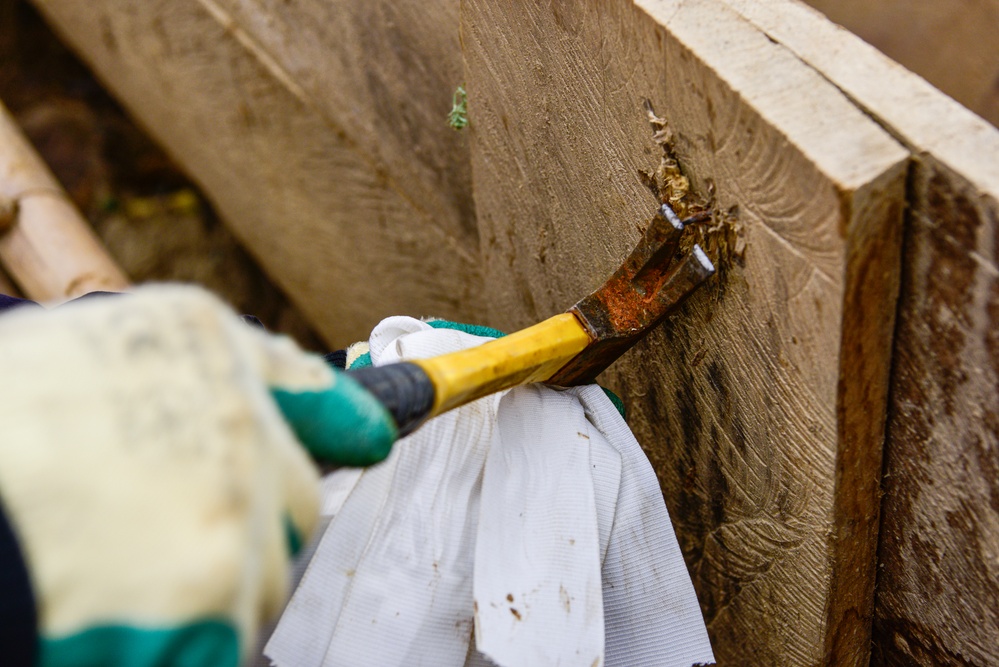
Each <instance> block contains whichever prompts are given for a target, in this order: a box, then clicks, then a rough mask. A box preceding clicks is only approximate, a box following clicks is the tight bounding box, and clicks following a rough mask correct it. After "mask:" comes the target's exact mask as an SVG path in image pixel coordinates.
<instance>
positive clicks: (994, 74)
mask: <svg viewBox="0 0 999 667" xmlns="http://www.w3.org/2000/svg"><path fill="white" fill-rule="evenodd" d="M806 1H807V2H808V4H810V5H811V6H813V7H815V8H816V9H818V10H819V11H821V12H822V13H823V14H825V15H826V16H828V17H829V18H830V19H832V20H833V21H835V22H836V23H839V24H840V25H842V26H844V27H845V28H847V29H848V30H850V31H851V32H853V33H854V34H856V35H858V36H859V37H861V38H862V39H864V40H865V41H867V42H869V43H870V44H872V45H874V46H875V47H877V48H878V49H879V50H881V51H882V52H884V53H885V54H886V55H887V56H888V57H889V58H892V59H894V60H895V61H897V62H899V63H901V64H902V65H904V66H905V67H907V68H909V69H911V70H912V71H913V72H915V73H916V74H919V75H920V76H922V77H925V78H926V80H927V81H929V82H930V83H932V84H933V85H934V86H936V87H937V88H939V89H940V90H941V91H943V92H945V93H946V94H948V95H950V96H951V97H953V98H954V99H955V100H957V101H958V102H960V103H961V104H963V105H965V106H966V107H968V108H969V109H971V110H972V111H974V112H975V113H977V114H979V115H981V116H982V117H983V118H985V119H986V120H988V121H989V122H991V123H992V124H993V125H999V58H997V57H996V44H997V43H999V0H970V1H955V0H878V2H870V0H806Z"/></svg>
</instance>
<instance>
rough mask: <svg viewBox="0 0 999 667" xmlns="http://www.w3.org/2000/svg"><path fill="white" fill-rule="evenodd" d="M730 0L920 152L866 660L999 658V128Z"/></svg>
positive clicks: (752, 5) (784, 0) (793, 13)
mask: <svg viewBox="0 0 999 667" xmlns="http://www.w3.org/2000/svg"><path fill="white" fill-rule="evenodd" d="M728 2H729V4H730V5H732V6H734V7H737V8H738V9H739V11H741V12H742V13H743V14H744V15H745V16H746V17H747V18H749V19H751V20H752V21H753V22H754V23H756V24H757V25H758V26H759V27H761V28H762V29H763V30H765V31H767V33H768V34H769V35H770V36H771V37H772V38H773V39H776V40H777V41H779V42H782V43H783V44H785V45H787V46H788V48H791V49H793V50H795V51H796V52H797V53H798V54H799V55H800V56H801V57H802V58H803V59H804V60H806V61H807V62H808V63H809V64H811V65H812V66H814V67H815V68H816V69H818V70H819V71H821V72H822V73H823V75H825V76H826V77H828V78H829V80H830V81H831V82H832V83H834V84H836V85H837V86H839V87H840V88H842V89H843V90H844V92H846V94H847V95H849V96H850V97H851V98H852V99H853V100H854V101H855V103H856V104H858V105H859V106H860V107H861V108H863V109H865V110H867V111H868V113H870V114H871V115H872V116H873V117H874V118H875V119H876V120H877V121H878V122H879V123H881V124H882V125H883V126H884V127H885V129H886V130H887V131H888V132H890V133H891V134H892V135H894V136H895V137H897V138H898V140H899V141H900V142H902V143H903V144H904V145H906V146H908V147H909V148H910V149H911V150H912V151H913V153H914V155H915V156H916V157H915V160H914V161H913V166H912V172H911V175H910V179H909V181H910V185H909V192H908V199H909V201H908V204H909V211H910V213H909V219H908V233H907V237H906V243H905V248H904V256H903V257H904V267H905V268H904V272H903V279H902V287H901V295H900V303H899V322H898V329H897V332H896V342H895V351H894V365H893V370H892V396H891V400H890V421H889V429H888V442H887V446H886V454H885V473H886V474H885V480H884V488H885V498H884V503H883V506H882V515H883V520H882V528H881V541H880V545H879V553H878V561H879V579H878V587H877V602H876V621H875V637H874V640H875V661H876V662H878V663H883V664H911V663H912V662H916V663H919V664H976V665H979V664H980V665H985V664H997V663H999V611H997V609H999V607H997V600H999V491H997V489H999V483H997V480H999V392H997V390H996V388H997V387H999V338H997V333H996V331H997V327H999V269H997V266H999V222H997V220H999V131H996V130H995V129H994V128H992V127H990V126H988V125H987V124H986V123H985V122H984V121H982V120H981V119H979V118H977V117H976V116H974V115H973V114H971V113H969V112H968V111H966V110H965V109H963V108H962V107H960V105H958V104H957V103H955V102H954V101H952V100H950V99H948V98H947V97H945V96H944V95H942V94H941V93H939V92H938V91H936V90H934V89H933V88H932V87H931V86H929V85H928V84H927V83H926V82H925V81H923V80H922V79H920V78H918V77H916V76H914V75H912V74H911V73H909V72H907V71H904V70H902V69H901V68H899V67H898V66H897V65H895V64H894V63H892V62H891V61H889V60H888V59H887V58H885V57H884V56H882V55H881V54H880V53H877V52H876V51H875V50H874V49H872V48H871V47H869V46H868V45H866V44H863V43H862V42H860V40H858V39H857V38H856V37H854V36H853V35H850V34H848V33H846V32H845V31H842V30H838V29H836V28H834V27H833V26H831V25H830V24H828V23H827V22H826V21H824V20H823V19H822V18H821V17H819V16H818V15H817V14H816V13H815V12H813V11H811V10H809V9H807V8H805V7H803V6H801V5H799V4H798V3H795V2H790V1H788V0H770V1H768V2H766V3H756V2H749V1H748V0H728ZM843 53H850V54H851V58H849V59H844V58H842V57H838V56H839V54H843Z"/></svg>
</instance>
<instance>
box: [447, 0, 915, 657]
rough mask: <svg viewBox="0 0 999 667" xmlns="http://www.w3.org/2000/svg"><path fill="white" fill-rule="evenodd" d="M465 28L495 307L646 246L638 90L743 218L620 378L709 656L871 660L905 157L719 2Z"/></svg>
mask: <svg viewBox="0 0 999 667" xmlns="http://www.w3.org/2000/svg"><path fill="white" fill-rule="evenodd" d="M462 37H463V40H464V46H465V58H466V82H467V87H468V95H469V108H470V115H471V121H472V122H471V131H472V167H473V176H474V181H475V196H476V209H477V213H478V215H479V221H480V235H481V237H482V239H483V243H482V249H483V257H482V262H483V267H484V270H485V281H486V291H487V293H489V294H490V295H491V298H490V305H491V307H492V310H491V315H492V318H493V321H494V323H496V324H498V325H500V326H502V327H507V328H513V327H517V326H522V325H525V324H528V323H530V322H532V321H535V320H537V319H539V318H541V317H544V316H546V315H549V314H551V313H553V312H556V311H558V310H559V309H562V308H564V307H565V304H566V303H569V302H571V301H572V299H573V296H574V295H578V294H585V293H587V292H588V291H590V290H592V289H593V288H594V287H596V286H597V285H599V283H600V282H601V281H602V280H603V277H605V276H606V275H607V274H608V272H610V271H612V270H613V269H614V268H615V267H616V266H617V264H619V263H620V261H621V259H622V257H623V256H624V255H625V254H626V252H627V250H628V249H629V248H630V247H631V246H633V245H634V243H635V242H636V240H637V238H638V236H639V230H638V229H637V228H636V223H638V222H641V221H643V220H645V219H647V218H648V217H649V216H650V215H651V212H652V211H654V210H655V207H656V201H655V200H654V199H653V198H652V197H651V196H650V194H649V191H648V190H646V189H645V185H644V184H643V182H642V179H640V178H639V175H638V174H639V171H648V170H650V169H655V168H656V167H657V165H658V164H659V162H660V160H661V159H662V151H661V147H660V146H659V145H658V144H657V143H655V141H654V140H653V136H652V133H651V132H650V129H649V125H648V120H647V117H646V114H645V112H644V110H643V108H642V100H643V98H644V99H649V100H651V102H652V104H653V106H654V109H655V112H656V113H657V114H658V115H660V116H662V117H663V118H665V119H668V122H669V124H670V127H671V128H672V132H673V133H674V134H675V139H674V142H673V143H674V146H675V152H676V155H677V157H678V159H679V160H680V162H681V164H682V166H683V169H684V172H685V174H686V176H687V177H688V178H689V180H690V187H691V190H692V192H693V194H694V195H695V196H698V195H699V196H701V197H703V198H708V197H709V194H710V192H711V190H712V188H713V190H714V199H715V202H714V204H713V207H714V208H716V209H717V210H720V211H728V210H730V209H731V210H733V212H735V213H737V217H738V221H739V224H740V225H741V226H742V234H743V235H744V236H743V239H742V242H744V243H745V249H744V256H743V259H742V261H741V262H733V263H732V264H731V265H730V266H728V267H727V275H726V277H725V278H724V279H723V280H720V281H717V282H715V283H714V284H713V285H709V286H707V287H706V288H705V289H702V290H701V291H700V292H699V293H698V294H695V295H694V297H693V298H692V299H691V300H690V301H689V302H688V303H687V305H686V306H685V307H684V308H683V310H682V312H681V313H680V314H679V315H678V316H676V317H674V318H673V319H672V320H671V321H668V322H667V323H666V325H665V326H664V327H662V329H661V330H660V331H658V332H655V333H654V334H653V335H652V336H650V339H649V341H648V343H646V344H642V345H640V346H638V347H637V348H636V349H635V350H633V352H632V353H631V354H630V355H629V356H626V357H625V359H624V360H623V361H622V362H619V363H618V365H617V366H616V367H615V368H614V370H613V371H612V378H613V380H612V382H611V384H612V385H613V386H614V387H616V388H617V389H618V390H620V391H621V393H622V394H623V395H624V399H625V403H626V404H627V405H628V406H629V422H630V424H631V426H632V428H633V429H634V430H635V432H636V434H637V435H638V438H639V441H640V442H642V443H644V444H645V446H646V448H647V451H648V453H649V455H650V457H651V459H652V460H653V463H654V465H655V466H656V468H657V470H658V472H659V474H660V479H661V481H662V485H663V491H664V493H665V495H666V499H667V505H668V506H669V507H670V508H671V510H672V516H673V519H674V521H675V523H676V525H677V528H678V535H679V538H680V542H681V545H682V547H683V549H684V552H685V555H686V557H687V562H688V565H689V566H690V569H691V573H692V575H693V577H694V582H695V586H696V587H697V590H698V594H699V596H700V599H701V603H702V606H703V609H704V612H705V615H706V618H707V621H708V624H709V629H710V631H711V634H712V639H713V642H714V646H715V651H716V655H717V656H718V659H719V661H720V662H721V663H722V664H738V663H745V664H782V665H791V664H795V665H798V664H800V665H811V664H816V663H820V662H826V663H829V664H862V663H864V662H866V660H867V656H868V650H869V636H870V635H869V633H870V620H871V601H872V591H873V585H874V567H873V558H874V545H875V540H876V535H877V500H878V477H879V472H880V465H881V450H882V444H883V443H882V440H883V433H884V405H885V395H886V383H887V374H888V360H889V348H890V339H891V330H892V324H893V313H894V309H895V298H896V291H897V286H898V264H899V261H898V253H899V247H900V242H901V230H902V208H903V207H902V202H903V201H904V185H905V163H906V157H907V154H906V151H905V150H903V149H902V148H901V147H900V146H899V145H898V144H897V143H896V142H894V141H893V140H892V139H891V138H890V137H889V136H888V135H887V134H886V133H884V132H883V131H882V130H881V129H880V128H879V127H877V125H876V124H875V123H873V122H872V121H871V120H870V119H869V118H867V117H866V116H865V115H864V114H862V113H861V112H860V111H858V110H857V109H856V107H854V106H853V105H852V104H851V103H850V102H849V100H848V99H847V98H846V97H844V96H843V95H842V94H841V93H840V92H839V91H838V90H836V89H835V88H834V87H833V86H831V85H829V84H828V83H827V82H826V81H825V80H824V79H823V78H822V77H821V76H819V75H818V74H817V73H816V72H815V71H813V70H812V69H811V68H809V67H807V66H805V65H804V64H803V63H801V62H800V60H798V59H797V58H796V57H795V56H794V55H793V54H792V53H791V52H789V51H788V50H787V49H784V48H782V47H781V46H779V45H777V44H774V43H773V42H771V41H770V40H768V39H767V38H766V36H765V35H763V34H762V33H761V32H759V31H757V30H756V29H754V28H753V27H752V26H751V25H750V24H749V23H747V22H745V21H744V20H743V19H741V18H740V17H738V16H737V15H736V14H735V13H734V12H732V11H731V10H729V9H728V8H726V7H725V6H724V5H721V4H719V3H715V2H683V3H681V2H675V3H674V2H658V3H648V4H647V5H645V4H643V3H638V4H636V5H632V4H631V3H612V4H611V5H610V6H608V4H607V3H598V2H596V1H595V0H593V1H590V2H558V3H553V4H552V5H551V7H548V6H547V5H546V6H545V7H543V8H542V7H540V6H535V5H531V9H527V8H525V7H524V6H518V7H517V8H516V9H513V8H510V7H507V6H506V5H504V4H503V3H493V2H486V1H485V0H471V1H469V2H466V3H465V4H464V5H463V15H462ZM760 63H766V64H767V66H766V67H760V66H759V64H760ZM775 72H779V76H777V75H775ZM709 179H710V181H711V182H710V183H709ZM511 193H516V196H511Z"/></svg>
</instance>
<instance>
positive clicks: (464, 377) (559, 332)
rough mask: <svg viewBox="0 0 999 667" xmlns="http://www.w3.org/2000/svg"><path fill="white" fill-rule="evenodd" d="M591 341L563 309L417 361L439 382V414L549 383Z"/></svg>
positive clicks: (434, 413) (435, 412) (436, 398)
mask: <svg viewBox="0 0 999 667" xmlns="http://www.w3.org/2000/svg"><path fill="white" fill-rule="evenodd" d="M590 341H591V338H590V335H589V334H588V333H587V332H586V330H585V329H584V328H583V325H582V324H580V322H579V320H578V319H576V316H575V315H573V314H572V313H562V314H560V315H556V316H555V317H551V318H549V319H547V320H545V321H544V322H540V323H538V324H535V325H534V326H532V327H528V328H527V329H522V330H520V331H518V332H516V333H512V334H510V335H509V336H504V337H503V338H497V339H496V340H493V341H489V342H488V343H485V344H483V345H480V346H478V347H473V348H471V349H469V350H461V351H460V352H452V353H450V354H443V355H441V356H438V357H433V358H431V359H415V360H413V361H412V363H413V364H415V365H417V366H419V367H420V368H422V369H423V370H424V372H425V373H426V374H427V375H428V376H429V377H430V380H431V382H432V383H433V385H434V389H435V396H434V404H433V408H432V409H431V411H430V416H431V417H435V416H437V415H439V414H441V413H444V412H447V411H448V410H451V409H453V408H456V407H459V406H461V405H465V404H466V403H470V402H471V401H474V400H475V399H477V398H482V397H483V396H488V395H489V394H492V393H494V392H497V391H501V390H503V389H509V388H510V387H516V386H517V385H521V384H527V383H529V382H543V381H545V380H547V379H548V378H550V377H551V376H552V375H554V374H555V372H556V371H558V370H559V369H560V368H562V366H564V365H565V364H567V363H568V362H569V361H570V360H571V359H572V358H573V357H575V356H576V355H577V354H579V353H580V352H582V351H583V350H584V349H585V348H586V346H587V345H589V344H590Z"/></svg>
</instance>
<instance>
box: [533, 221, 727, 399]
mask: <svg viewBox="0 0 999 667" xmlns="http://www.w3.org/2000/svg"><path fill="white" fill-rule="evenodd" d="M709 217H710V214H708V213H702V214H698V215H695V216H692V217H690V218H687V219H686V220H680V219H679V217H677V215H676V213H675V212H674V211H673V209H671V208H670V207H669V205H668V204H663V205H662V208H661V209H660V210H659V214H658V215H657V216H656V217H655V218H654V219H653V221H652V224H650V225H649V228H648V229H647V230H646V231H645V234H644V236H643V237H642V240H641V242H639V244H638V246H637V247H636V248H635V249H634V250H633V251H632V253H631V255H629V256H628V258H627V259H626V260H625V261H624V264H622V265H621V267H620V268H619V269H618V270H617V271H616V272H615V273H614V275H612V276H611V277H610V278H609V279H608V280H607V282H605V283H604V284H603V286H602V287H600V289H598V290H597V291H595V292H593V293H592V294H590V295H589V296H587V297H585V298H584V299H582V300H581V301H579V302H578V303H577V304H576V305H575V306H573V307H572V308H570V309H569V312H571V313H572V314H573V315H575V316H576V317H577V318H578V319H579V321H580V322H581V323H582V324H583V327H584V328H585V329H586V331H587V333H589V334H590V336H591V337H592V339H593V342H592V343H590V345H588V346H587V347H586V349H585V350H583V351H582V352H581V353H580V354H579V355H578V356H576V357H575V358H574V359H573V360H572V361H570V362H569V363H568V364H566V365H565V366H563V367H562V368H561V369H560V370H559V371H558V372H557V373H556V374H555V375H553V376H552V377H551V378H550V379H549V380H548V382H549V383H551V384H557V385H562V386H566V387H568V386H573V385H578V384H589V383H591V382H593V381H594V379H595V378H596V376H597V375H599V374H600V373H601V372H602V371H603V370H604V369H605V368H607V367H608V366H609V365H610V364H611V363H613V362H614V360H615V359H617V358H618V357H619V356H621V355H622V354H624V353H625V352H626V351H627V350H628V349H629V348H630V347H631V346H633V345H634V344H635V343H637V342H638V341H639V340H641V339H642V338H644V337H645V336H646V335H648V333H649V332H650V331H652V329H653V328H655V326H656V325H657V324H658V323H659V322H661V321H662V319H663V318H664V317H666V315H668V314H669V313H670V311H672V310H673V309H675V308H676V307H677V306H679V305H680V303H682V302H683V300H684V299H685V298H687V296H689V295H690V294H691V293H692V292H693V291H694V290H695V289H697V287H698V286H699V285H701V284H702V283H703V282H704V281H706V280H707V279H708V278H710V277H711V276H712V275H713V274H714V272H715V267H714V265H713V264H712V263H711V260H710V259H708V256H707V255H705V254H704V251H703V250H702V249H701V247H700V246H699V245H697V244H696V243H695V244H694V247H693V249H692V250H691V252H690V253H687V254H685V255H683V256H682V257H680V258H679V259H676V258H675V257H676V252H677V247H678V246H679V243H680V237H681V236H682V235H683V230H684V228H685V227H686V225H688V224H691V223H694V222H700V221H703V220H706V219H708V218H709Z"/></svg>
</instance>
